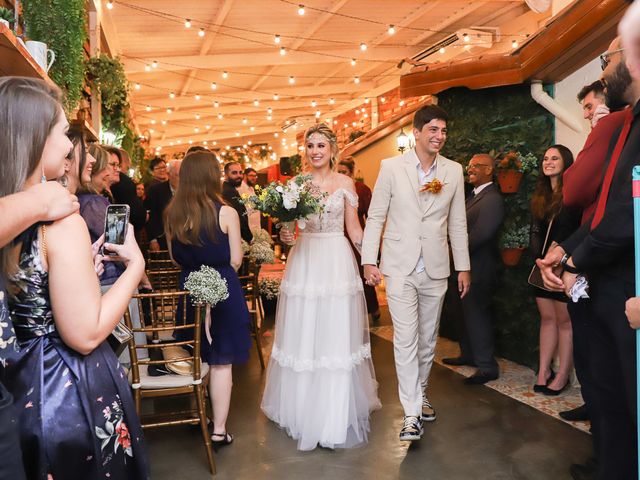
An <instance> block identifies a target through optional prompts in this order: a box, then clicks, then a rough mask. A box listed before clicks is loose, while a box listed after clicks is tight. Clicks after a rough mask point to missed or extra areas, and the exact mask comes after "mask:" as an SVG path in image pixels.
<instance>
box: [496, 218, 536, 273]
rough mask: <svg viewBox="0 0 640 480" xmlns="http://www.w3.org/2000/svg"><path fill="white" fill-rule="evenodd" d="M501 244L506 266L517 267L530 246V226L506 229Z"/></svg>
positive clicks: (501, 237) (515, 226)
mask: <svg viewBox="0 0 640 480" xmlns="http://www.w3.org/2000/svg"><path fill="white" fill-rule="evenodd" d="M499 243H500V256H501V257H502V261H503V262H504V264H505V265H507V266H509V267H513V266H515V265H517V264H518V263H519V262H520V257H521V256H522V252H523V251H524V249H525V248H527V247H528V246H529V226H528V225H522V226H517V225H511V226H508V227H506V228H504V229H503V231H502V235H501V236H500V242H499Z"/></svg>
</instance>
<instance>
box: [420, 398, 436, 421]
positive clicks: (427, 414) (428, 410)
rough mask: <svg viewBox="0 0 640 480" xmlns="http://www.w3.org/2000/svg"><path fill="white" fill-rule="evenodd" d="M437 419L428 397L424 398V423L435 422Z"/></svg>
mask: <svg viewBox="0 0 640 480" xmlns="http://www.w3.org/2000/svg"><path fill="white" fill-rule="evenodd" d="M435 419H436V411H435V410H434V409H433V407H432V406H431V403H429V399H428V398H427V397H426V396H423V397H422V421H423V422H433V421H434V420H435Z"/></svg>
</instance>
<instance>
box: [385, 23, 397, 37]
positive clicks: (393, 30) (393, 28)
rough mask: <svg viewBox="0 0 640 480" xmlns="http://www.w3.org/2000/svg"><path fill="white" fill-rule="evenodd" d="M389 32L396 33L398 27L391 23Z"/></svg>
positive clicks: (390, 33)
mask: <svg viewBox="0 0 640 480" xmlns="http://www.w3.org/2000/svg"><path fill="white" fill-rule="evenodd" d="M387 33H388V34H389V35H393V34H394V33H396V27H395V26H393V25H389V29H388V30H387Z"/></svg>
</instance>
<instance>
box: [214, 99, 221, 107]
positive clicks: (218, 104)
mask: <svg viewBox="0 0 640 480" xmlns="http://www.w3.org/2000/svg"><path fill="white" fill-rule="evenodd" d="M213 107H214V108H218V107H220V103H218V101H217V100H216V101H215V102H213Z"/></svg>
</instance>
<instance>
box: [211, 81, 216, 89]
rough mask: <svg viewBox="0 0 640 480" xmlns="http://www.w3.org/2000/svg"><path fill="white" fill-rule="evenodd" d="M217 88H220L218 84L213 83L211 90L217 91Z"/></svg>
mask: <svg viewBox="0 0 640 480" xmlns="http://www.w3.org/2000/svg"><path fill="white" fill-rule="evenodd" d="M216 88H218V85H217V84H216V82H211V90H215V89H216Z"/></svg>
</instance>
